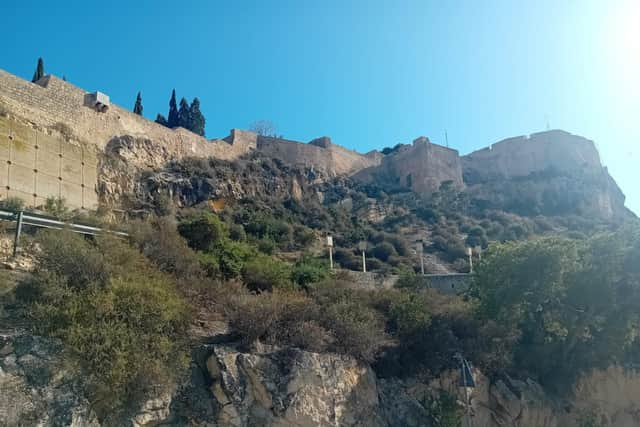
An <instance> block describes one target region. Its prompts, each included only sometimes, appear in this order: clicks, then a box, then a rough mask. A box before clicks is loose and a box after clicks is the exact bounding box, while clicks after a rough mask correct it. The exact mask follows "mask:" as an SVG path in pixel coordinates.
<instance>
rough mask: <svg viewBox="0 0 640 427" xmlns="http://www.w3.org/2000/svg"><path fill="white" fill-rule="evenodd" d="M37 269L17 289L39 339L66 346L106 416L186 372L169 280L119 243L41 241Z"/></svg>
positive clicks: (183, 314)
mask: <svg viewBox="0 0 640 427" xmlns="http://www.w3.org/2000/svg"><path fill="white" fill-rule="evenodd" d="M38 241H39V242H40V244H41V252H40V253H39V254H38V255H37V263H38V270H37V271H36V272H35V273H34V274H33V275H32V276H31V277H30V278H29V279H27V280H25V281H23V282H21V283H20V285H19V287H18V292H17V295H18V298H19V299H20V300H21V301H23V302H24V303H25V304H27V306H28V309H29V310H28V311H29V314H30V316H31V317H32V319H33V324H34V326H35V328H36V333H39V334H43V335H46V336H51V337H56V338H59V339H61V340H62V342H63V343H64V345H65V349H66V350H67V351H68V352H69V353H70V355H72V357H73V358H74V359H75V360H77V362H79V364H80V365H81V366H82V367H83V368H84V369H85V372H87V373H88V377H87V382H88V390H89V393H90V398H91V402H92V404H93V406H94V407H95V408H96V409H97V410H98V413H99V414H100V415H102V416H105V415H107V414H111V413H113V412H114V411H117V410H119V409H122V407H123V406H125V405H126V404H127V403H128V402H129V401H130V400H131V399H138V398H140V397H141V396H143V395H146V393H147V392H149V391H150V388H151V386H152V385H154V384H162V383H164V382H166V381H169V380H172V379H173V378H174V376H175V375H177V374H178V373H179V372H180V371H181V369H182V368H184V367H186V362H187V355H186V353H185V352H184V350H183V348H184V345H183V343H182V339H183V337H184V336H185V334H186V329H187V325H188V323H189V316H188V310H187V307H186V304H185V303H184V301H183V300H182V298H181V297H180V296H179V294H178V293H177V291H176V289H175V285H174V283H173V282H172V280H171V278H170V276H167V275H164V274H162V273H159V272H158V271H156V270H155V269H153V268H152V266H151V265H150V264H149V263H148V262H147V260H146V259H145V258H144V257H143V256H142V255H141V254H140V253H139V252H138V251H137V250H135V249H133V248H131V247H130V246H128V245H127V244H126V243H125V242H123V241H121V240H117V239H113V238H111V239H109V238H100V239H98V241H97V244H93V243H91V242H88V241H85V240H84V239H82V238H80V237H78V236H75V235H71V234H67V233H64V232H56V233H53V232H50V233H44V234H43V235H41V236H39V237H38Z"/></svg>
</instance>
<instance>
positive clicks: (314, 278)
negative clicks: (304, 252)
mask: <svg viewBox="0 0 640 427" xmlns="http://www.w3.org/2000/svg"><path fill="white" fill-rule="evenodd" d="M328 276H329V262H328V260H326V259H317V258H311V257H309V256H305V257H303V258H302V259H301V260H299V261H298V262H296V263H295V265H294V266H293V271H292V272H291V280H292V281H293V283H295V284H297V285H299V286H303V287H306V286H307V285H310V284H312V283H318V282H320V281H322V280H324V279H326V278H327V277H328Z"/></svg>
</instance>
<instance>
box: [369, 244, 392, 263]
mask: <svg viewBox="0 0 640 427" xmlns="http://www.w3.org/2000/svg"><path fill="white" fill-rule="evenodd" d="M371 255H373V256H374V257H376V258H378V259H379V260H380V261H383V262H386V261H387V260H388V259H389V257H390V256H392V255H396V249H395V248H394V247H393V245H392V244H391V243H389V242H382V243H379V244H377V245H376V246H374V247H373V249H371Z"/></svg>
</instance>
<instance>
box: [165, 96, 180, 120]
mask: <svg viewBox="0 0 640 427" xmlns="http://www.w3.org/2000/svg"><path fill="white" fill-rule="evenodd" d="M167 126H169V127H170V128H175V127H178V126H180V125H179V124H178V104H177V103H176V90H175V89H174V90H173V92H171V99H170V100H169V119H168V120H167Z"/></svg>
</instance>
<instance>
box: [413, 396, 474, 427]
mask: <svg viewBox="0 0 640 427" xmlns="http://www.w3.org/2000/svg"><path fill="white" fill-rule="evenodd" d="M422 405H423V406H424V408H425V409H426V410H427V414H428V419H429V421H430V425H432V426H433V427H459V426H461V425H462V418H463V415H464V413H463V409H462V407H461V406H460V405H459V404H458V399H457V398H456V396H455V395H453V394H450V393H448V392H446V391H440V392H439V394H438V395H435V396H433V395H429V396H426V397H425V399H424V401H423V402H422Z"/></svg>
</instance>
